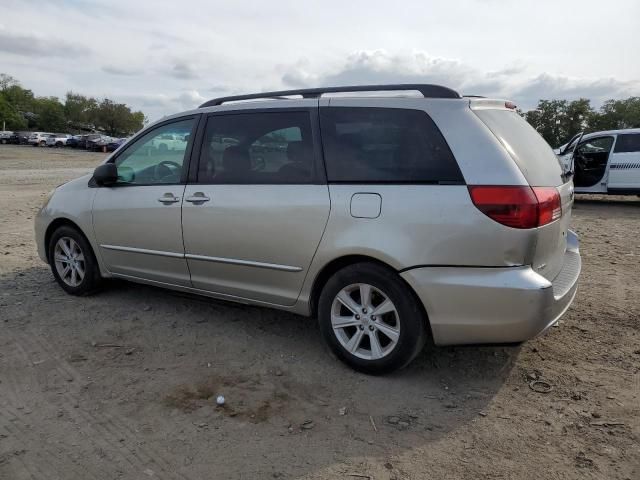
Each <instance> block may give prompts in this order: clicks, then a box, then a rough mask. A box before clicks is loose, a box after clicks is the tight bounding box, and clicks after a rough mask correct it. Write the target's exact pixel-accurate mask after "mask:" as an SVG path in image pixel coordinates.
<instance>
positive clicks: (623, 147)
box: [556, 128, 640, 195]
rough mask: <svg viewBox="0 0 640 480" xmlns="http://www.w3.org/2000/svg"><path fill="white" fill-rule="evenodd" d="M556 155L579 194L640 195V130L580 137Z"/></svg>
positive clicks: (612, 131) (610, 131)
mask: <svg viewBox="0 0 640 480" xmlns="http://www.w3.org/2000/svg"><path fill="white" fill-rule="evenodd" d="M556 153H557V155H558V158H559V159H560V162H561V163H562V165H563V167H564V169H565V170H569V169H571V168H572V167H573V170H574V178H573V183H574V185H575V191H576V193H600V194H602V193H606V194H612V195H640V128H632V129H625V130H608V131H604V132H592V133H587V134H585V135H580V134H579V135H576V136H574V137H573V138H572V139H571V140H570V141H569V142H568V143H566V144H565V145H563V146H562V147H560V148H559V149H556Z"/></svg>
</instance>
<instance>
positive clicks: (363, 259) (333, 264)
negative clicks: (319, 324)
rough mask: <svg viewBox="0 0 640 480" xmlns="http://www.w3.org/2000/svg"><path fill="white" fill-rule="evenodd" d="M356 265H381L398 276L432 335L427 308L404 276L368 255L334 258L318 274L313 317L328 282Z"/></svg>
mask: <svg viewBox="0 0 640 480" xmlns="http://www.w3.org/2000/svg"><path fill="white" fill-rule="evenodd" d="M356 263H373V264H376V265H379V266H381V267H383V268H386V269H387V270H389V271H390V272H392V273H394V274H395V275H397V277H398V278H399V279H400V280H401V281H402V282H403V283H404V284H405V286H406V287H407V290H408V291H409V292H411V294H412V295H413V297H414V298H415V300H416V302H417V304H418V306H419V308H420V309H421V310H422V313H423V314H424V316H425V319H426V322H427V329H428V331H429V335H431V323H430V322H429V313H428V312H427V309H426V307H425V306H424V304H423V303H422V301H421V300H420V297H419V296H418V294H417V293H416V291H415V290H414V289H413V287H412V286H411V285H409V283H408V282H407V281H406V280H405V279H404V278H402V276H401V275H400V274H399V273H398V270H397V269H395V268H393V267H392V266H391V265H389V264H388V263H385V262H383V261H382V260H379V259H377V258H374V257H370V256H368V255H344V256H341V257H338V258H334V259H333V260H331V261H330V262H328V263H327V264H326V265H325V266H324V267H322V269H321V270H320V271H319V272H318V274H317V275H316V277H315V278H314V280H313V285H312V287H311V294H310V296H309V311H310V312H311V316H312V317H316V316H317V314H318V301H319V299H320V294H321V293H322V289H323V288H324V286H325V285H326V283H327V281H328V280H329V279H330V278H331V276H333V274H335V273H336V272H337V271H339V270H342V269H343V268H345V267H348V266H350V265H354V264H356Z"/></svg>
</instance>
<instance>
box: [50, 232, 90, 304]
mask: <svg viewBox="0 0 640 480" xmlns="http://www.w3.org/2000/svg"><path fill="white" fill-rule="evenodd" d="M48 256H49V265H50V266H51V272H52V273H53V276H54V278H55V279H56V281H57V282H58V284H59V285H60V286H61V287H62V289H63V290H64V291H65V292H67V293H69V294H71V295H88V294H90V293H92V292H94V291H95V290H97V289H98V288H99V287H100V284H101V283H102V277H101V276H100V269H99V267H98V262H97V261H96V257H95V255H94V254H93V250H92V249H91V245H89V242H88V241H87V239H86V238H85V237H84V235H82V234H81V233H80V232H79V231H78V230H76V229H75V228H73V227H70V226H66V225H65V226H62V227H59V228H58V229H56V231H55V232H53V234H52V235H51V239H50V240H49V245H48Z"/></svg>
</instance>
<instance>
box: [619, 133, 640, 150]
mask: <svg viewBox="0 0 640 480" xmlns="http://www.w3.org/2000/svg"><path fill="white" fill-rule="evenodd" d="M613 152H614V153H628V152H640V133H625V134H623V135H618V139H617V140H616V146H615V148H614V149H613Z"/></svg>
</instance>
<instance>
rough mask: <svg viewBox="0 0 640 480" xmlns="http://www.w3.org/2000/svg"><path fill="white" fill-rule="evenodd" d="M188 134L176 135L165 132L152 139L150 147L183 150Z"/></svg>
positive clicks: (164, 150)
mask: <svg viewBox="0 0 640 480" xmlns="http://www.w3.org/2000/svg"><path fill="white" fill-rule="evenodd" d="M187 140H188V135H176V134H171V133H167V134H165V135H161V136H160V137H159V138H157V139H154V141H153V144H152V145H151V146H152V147H155V148H157V149H158V150H160V151H161V152H166V151H169V150H184V149H185V148H186V145H187Z"/></svg>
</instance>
